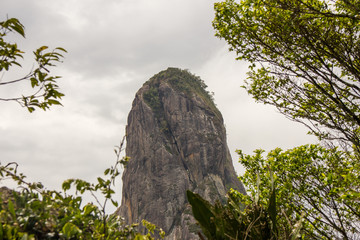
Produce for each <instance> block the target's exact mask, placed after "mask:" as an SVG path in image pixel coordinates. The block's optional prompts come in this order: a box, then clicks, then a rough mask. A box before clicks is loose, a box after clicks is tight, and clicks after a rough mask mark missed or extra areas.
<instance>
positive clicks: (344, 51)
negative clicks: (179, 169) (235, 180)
mask: <svg viewBox="0 0 360 240" xmlns="http://www.w3.org/2000/svg"><path fill="white" fill-rule="evenodd" d="M359 6H360V2H359V1H358V0H334V1H327V0H309V1H308V0H296V1H283V0H261V1H258V0H241V1H240V2H239V3H236V2H235V1H233V0H227V1H225V2H221V3H216V4H215V11H216V16H215V20H214V22H213V26H214V28H215V30H216V35H217V36H218V37H220V38H223V39H225V40H226V41H227V43H228V44H229V46H230V51H235V52H236V53H237V55H238V58H237V59H243V60H247V61H249V62H250V63H251V65H250V69H249V70H250V71H249V72H248V80H247V82H246V84H245V86H244V88H245V89H246V90H247V92H248V93H249V94H250V95H252V96H253V97H254V98H255V100H257V101H259V102H262V103H265V104H270V105H273V106H275V107H276V108H277V109H278V110H279V111H280V112H281V113H282V114H284V115H285V116H287V117H288V118H289V119H291V120H294V121H297V122H301V123H303V124H305V125H306V126H307V127H309V129H310V131H311V132H312V133H313V134H315V135H316V136H318V138H319V139H320V140H321V141H322V143H325V145H324V146H326V147H324V146H319V145H305V146H300V147H297V148H294V149H291V150H288V151H285V152H284V151H282V150H281V149H275V150H273V151H271V152H269V154H268V155H267V156H266V157H264V156H263V154H264V152H263V151H262V150H257V151H255V154H254V155H253V156H250V155H244V154H242V153H241V151H239V154H240V162H241V163H242V164H243V165H244V166H245V168H246V173H245V175H244V176H242V177H241V178H240V179H241V180H242V181H243V182H244V184H245V185H246V186H247V187H248V189H249V191H250V196H243V197H242V199H243V202H244V203H245V204H252V203H253V202H254V200H253V198H254V196H256V194H258V196H259V199H260V203H261V204H263V205H266V204H269V203H270V202H271V201H274V199H273V197H271V198H268V197H267V196H269V191H271V190H270V189H272V188H271V183H273V182H274V183H275V184H276V186H277V192H276V199H275V202H276V206H277V207H276V208H277V210H276V211H277V212H281V213H282V214H281V215H279V214H278V215H277V220H276V221H277V229H278V232H279V234H280V235H279V236H281V234H282V233H286V232H288V230H289V229H288V228H287V227H286V226H289V225H290V226H294V224H296V223H297V222H298V221H299V220H300V219H301V216H303V217H304V220H303V227H302V228H301V229H300V233H301V236H302V238H304V239H354V238H355V237H357V236H358V234H359V232H360V229H359V226H360V221H359V216H360V214H359V209H360V208H359V207H360V206H359V197H360V195H359V186H360V185H359V181H358V179H359V176H360V174H359V170H360V168H359V164H358V162H359V150H360V141H359V139H360V138H359V137H360V136H359V129H360V118H359V114H358V113H359V111H360V107H359V100H360V95H359V93H360V91H359V90H360V85H359V80H360V60H359V59H360V47H359V46H360V15H359V12H360V7H359ZM339 147H341V149H342V150H341V151H340V150H339ZM268 169H271V170H272V171H273V172H274V174H275V175H274V181H272V180H271V177H272V174H270V173H269V171H268ZM257 174H259V177H260V179H261V184H260V185H258V184H257V177H256V176H257ZM255 202H256V201H255ZM296 229H299V228H296Z"/></svg>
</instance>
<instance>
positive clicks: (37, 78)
mask: <svg viewBox="0 0 360 240" xmlns="http://www.w3.org/2000/svg"><path fill="white" fill-rule="evenodd" d="M10 33H16V34H18V35H20V36H22V37H25V30H24V26H23V25H22V24H21V23H20V21H19V20H18V19H16V18H10V19H7V20H6V21H3V22H0V74H1V73H2V72H5V71H9V70H11V69H12V67H14V66H18V67H21V64H20V63H19V58H23V54H24V52H22V51H21V50H20V49H19V48H18V46H17V44H16V43H11V42H8V41H6V37H7V36H8V34H10ZM47 49H48V47H47V46H42V47H40V48H38V49H37V50H35V51H34V52H33V53H34V57H35V62H36V67H35V68H34V69H32V70H31V71H30V72H29V73H28V74H27V75H26V76H24V77H21V78H19V79H14V80H4V79H3V77H1V78H0V87H2V86H5V85H9V84H17V83H20V82H25V81H27V82H29V83H30V86H31V88H32V89H33V92H32V93H31V94H28V95H22V96H16V97H10V98H4V97H1V96H0V101H15V102H18V103H19V104H20V105H21V106H22V107H26V108H27V109H28V110H29V112H33V111H34V110H35V108H40V109H43V110H47V109H49V108H50V106H52V105H61V103H60V101H59V100H60V99H61V98H62V97H63V96H64V94H63V93H61V92H60V91H59V87H58V85H57V82H56V80H57V79H59V78H60V77H59V76H51V75H49V72H50V71H49V67H53V66H55V64H56V63H58V62H61V59H62V58H63V55H62V53H63V52H66V50H65V49H63V48H60V47H58V48H55V49H54V50H52V51H47ZM2 76H4V75H2Z"/></svg>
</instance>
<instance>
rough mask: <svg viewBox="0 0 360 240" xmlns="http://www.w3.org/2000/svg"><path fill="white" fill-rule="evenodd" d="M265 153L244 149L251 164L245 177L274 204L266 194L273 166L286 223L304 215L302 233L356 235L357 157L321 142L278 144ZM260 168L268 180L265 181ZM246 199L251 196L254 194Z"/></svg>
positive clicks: (247, 164)
mask: <svg viewBox="0 0 360 240" xmlns="http://www.w3.org/2000/svg"><path fill="white" fill-rule="evenodd" d="M263 153H264V151H262V150H257V151H255V154H254V155H253V156H250V155H244V154H242V153H241V151H239V154H240V163H242V164H243V166H244V167H245V168H246V172H245V174H244V175H243V176H241V177H240V179H241V181H243V182H244V184H245V185H246V186H247V187H248V190H249V191H250V195H252V196H253V195H255V194H257V193H259V194H260V199H262V201H263V202H262V204H268V201H269V200H267V198H264V196H268V194H269V189H271V178H270V177H271V176H270V175H269V173H268V170H267V169H268V168H271V169H272V170H273V172H274V176H275V180H274V181H275V184H276V186H277V194H276V202H277V208H278V209H277V211H278V212H280V211H281V212H284V213H285V214H286V216H287V217H286V218H280V219H279V220H278V222H279V225H280V226H284V225H285V224H286V223H287V222H288V221H290V222H296V221H298V220H299V219H300V218H301V215H303V217H304V222H303V229H302V233H303V235H304V236H307V238H311V239H322V238H324V237H325V238H326V239H353V238H354V237H355V236H356V235H357V234H358V233H359V232H360V229H359V226H360V225H359V224H360V211H359V209H360V205H359V204H360V192H359V186H360V182H359V177H358V176H360V174H359V173H360V172H359V171H360V167H359V162H358V161H357V160H356V158H351V157H349V156H348V154H346V153H345V152H342V151H339V150H337V149H335V148H334V149H328V148H324V147H321V146H319V145H305V146H300V147H297V148H294V149H290V150H287V151H282V150H281V149H275V150H273V151H271V152H269V153H268V154H267V156H266V158H265V157H264V156H263ZM257 173H258V174H259V176H260V178H261V180H262V181H261V184H260V185H259V186H257V183H256V182H257V179H256V174H257ZM244 199H248V200H246V201H245V202H247V203H249V202H251V200H250V197H249V196H247V197H244ZM285 230H286V229H285ZM285 230H284V231H285Z"/></svg>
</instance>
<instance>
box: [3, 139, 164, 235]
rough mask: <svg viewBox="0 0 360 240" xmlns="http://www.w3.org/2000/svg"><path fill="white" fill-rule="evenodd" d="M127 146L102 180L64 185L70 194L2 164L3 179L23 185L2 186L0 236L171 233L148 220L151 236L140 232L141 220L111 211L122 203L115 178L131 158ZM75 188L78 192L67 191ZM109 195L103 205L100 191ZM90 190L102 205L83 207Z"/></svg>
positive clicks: (147, 227) (117, 153)
mask: <svg viewBox="0 0 360 240" xmlns="http://www.w3.org/2000/svg"><path fill="white" fill-rule="evenodd" d="M121 150H122V144H121V145H120V147H119V148H118V149H116V150H115V153H116V156H117V161H116V163H115V165H114V166H112V167H110V168H108V169H106V170H105V172H104V175H105V176H108V177H107V178H102V177H99V178H97V183H95V184H93V183H89V182H87V181H84V180H81V179H69V180H66V181H65V182H64V183H63V185H62V188H63V190H64V193H61V192H57V191H49V190H45V189H44V188H43V186H42V184H41V183H28V182H26V181H25V176H24V175H23V174H18V173H17V164H16V163H9V164H7V165H5V166H0V176H1V178H8V177H10V178H12V179H13V180H14V181H16V182H17V183H18V185H19V186H21V187H22V188H23V190H22V191H20V192H16V191H11V190H8V189H2V191H1V193H0V223H1V224H0V240H1V239H109V240H110V239H138V240H141V239H144V240H151V239H154V235H155V234H158V235H159V236H160V237H162V238H163V237H164V235H165V233H164V232H163V231H162V230H161V229H159V228H158V227H156V226H155V225H153V224H151V223H149V222H147V221H143V225H144V226H145V227H146V229H148V233H147V234H146V235H142V234H140V233H139V231H138V230H137V226H138V224H132V225H125V223H124V221H123V219H122V218H121V217H120V216H118V215H116V214H110V215H109V214H107V213H106V212H105V207H106V204H107V202H108V201H111V203H112V204H113V205H114V206H116V207H117V206H118V203H117V202H116V201H115V200H114V199H113V198H112V196H113V194H114V190H113V189H112V187H113V186H114V185H115V178H116V177H117V176H118V175H119V173H120V171H119V166H121V165H123V164H126V162H127V161H128V159H127V158H121V157H120V152H121ZM72 186H74V187H75V189H76V192H77V194H75V195H71V194H67V191H68V190H70V189H71V187H72ZM98 191H100V193H101V194H102V195H103V197H104V199H105V200H104V201H103V202H102V203H101V202H100V200H99V198H98V197H97V196H96V195H95V193H96V192H98ZM85 192H90V193H91V195H92V196H93V197H94V199H95V201H96V203H97V204H93V203H87V204H85V205H84V206H83V205H82V200H83V199H82V196H81V195H82V194H83V193H85Z"/></svg>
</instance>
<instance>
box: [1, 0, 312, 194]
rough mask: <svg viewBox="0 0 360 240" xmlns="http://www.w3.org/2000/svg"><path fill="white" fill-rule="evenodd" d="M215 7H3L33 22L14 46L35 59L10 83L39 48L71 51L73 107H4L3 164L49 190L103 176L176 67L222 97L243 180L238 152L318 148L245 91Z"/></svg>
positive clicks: (30, 1) (141, 2)
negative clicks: (153, 80) (147, 90)
mask: <svg viewBox="0 0 360 240" xmlns="http://www.w3.org/2000/svg"><path fill="white" fill-rule="evenodd" d="M214 2H215V1H209V0H152V1H146V0H106V1H100V0H66V1H60V0H52V1H49V0H2V1H0V17H1V18H0V21H3V20H5V19H6V17H7V16H8V17H9V18H11V17H15V18H18V19H19V20H20V21H21V22H22V23H23V24H24V25H25V28H26V39H21V38H20V37H17V38H13V37H12V39H14V40H15V41H16V42H18V44H19V48H20V49H22V50H23V51H25V52H26V53H27V54H26V58H25V60H24V61H23V62H22V63H23V70H22V72H21V70H20V69H16V72H15V73H14V72H12V73H6V74H5V75H4V76H3V81H4V80H10V79H11V78H12V77H14V76H16V74H21V73H26V72H28V71H29V70H30V69H31V67H32V64H33V62H32V55H31V53H32V51H33V50H35V49H36V48H38V47H40V46H42V45H47V46H49V47H50V48H55V47H63V48H65V49H66V50H67V51H68V54H66V56H65V59H64V62H63V63H62V64H59V65H58V67H56V68H55V69H52V70H53V73H54V74H57V75H61V76H62V79H60V80H59V82H58V83H59V85H60V87H61V90H62V91H63V92H64V93H65V97H64V99H63V102H62V103H63V105H64V107H56V106H55V107H53V108H52V109H51V110H50V111H47V112H43V111H41V110H36V111H35V112H34V113H31V114H30V113H29V112H28V111H27V110H26V109H23V108H21V107H20V106H19V105H18V104H17V103H9V102H0V109H1V111H0V161H1V164H6V163H8V162H13V161H15V162H17V163H19V165H20V168H19V171H21V172H24V173H25V175H26V176H28V178H29V180H30V181H41V182H43V183H44V185H45V186H46V187H47V188H49V189H60V186H61V183H62V181H63V180H65V179H67V178H72V177H76V178H83V179H86V180H93V179H95V178H96V176H99V175H101V174H102V173H103V170H104V169H105V168H107V167H109V166H110V165H111V164H113V163H114V161H115V155H114V152H113V148H114V146H115V145H117V144H118V143H119V141H120V139H121V138H122V136H123V135H124V129H125V125H126V120H127V115H128V113H129V111H130V108H131V103H132V101H133V98H134V96H135V93H136V91H137V90H138V89H139V88H140V87H141V86H142V84H143V83H144V82H145V81H147V80H148V79H149V78H150V77H152V76H153V75H155V74H156V73H158V72H159V71H162V70H165V69H167V68H168V67H179V68H182V69H189V70H190V71H191V72H192V73H193V74H195V75H198V76H200V77H201V78H202V79H203V80H204V81H205V83H206V84H207V85H208V86H209V88H208V89H209V91H212V92H214V93H215V103H216V104H217V106H218V108H219V109H220V111H221V112H222V114H223V117H224V120H225V125H226V129H227V136H228V145H229V148H230V151H231V153H232V155H233V162H234V165H235V168H236V170H237V172H238V173H241V172H242V169H241V166H240V165H239V164H238V159H237V155H236V153H235V150H236V149H242V150H243V151H244V152H245V153H251V152H252V151H253V150H255V149H257V148H262V149H265V150H270V149H273V148H275V147H281V148H283V149H287V148H292V147H295V146H298V145H301V144H306V143H310V142H312V141H314V138H313V137H311V136H308V135H307V134H306V133H307V129H306V128H305V127H303V126H302V125H300V124H298V123H294V122H291V121H289V120H288V119H286V118H285V117H284V116H283V115H281V114H279V113H278V112H277V111H276V109H275V108H273V107H271V106H264V105H262V104H260V103H255V101H254V100H253V99H252V98H251V97H250V96H248V95H247V93H246V92H245V90H244V89H242V88H240V86H241V85H242V84H243V81H244V80H245V79H246V71H247V63H246V62H240V61H236V60H235V57H236V56H235V55H234V53H230V52H228V50H227V46H226V43H225V42H224V41H223V40H220V39H218V38H216V37H215V36H214V30H213V28H212V20H213V18H214V11H213V3H214ZM18 93H21V86H16V87H15V86H12V87H10V88H8V89H5V88H4V87H2V88H0V97H2V96H9V95H11V94H14V95H16V94H18ZM0 184H4V183H1V182H0ZM118 189H119V190H120V186H118ZM119 200H120V199H119Z"/></svg>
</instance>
